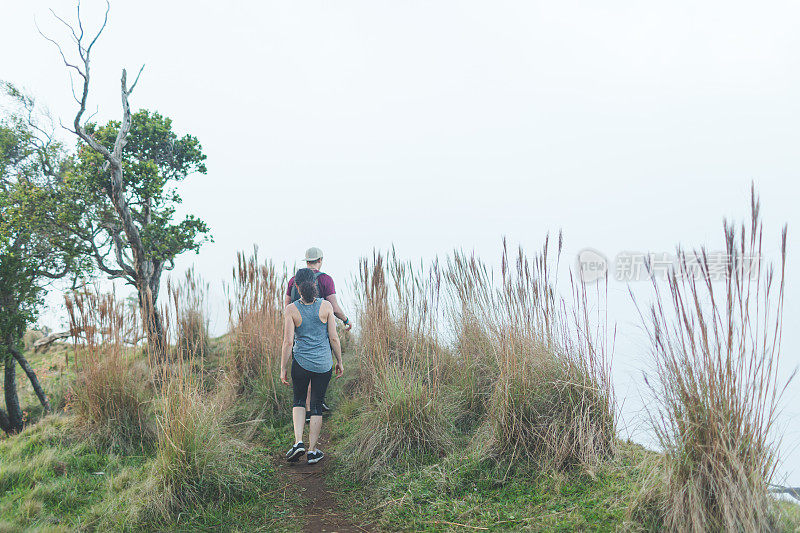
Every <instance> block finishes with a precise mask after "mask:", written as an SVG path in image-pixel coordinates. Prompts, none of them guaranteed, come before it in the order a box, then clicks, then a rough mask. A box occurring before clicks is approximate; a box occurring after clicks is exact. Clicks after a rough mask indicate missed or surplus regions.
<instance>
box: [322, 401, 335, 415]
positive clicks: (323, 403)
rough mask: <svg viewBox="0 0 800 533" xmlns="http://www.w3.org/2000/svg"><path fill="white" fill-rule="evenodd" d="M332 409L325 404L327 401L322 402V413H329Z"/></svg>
mask: <svg viewBox="0 0 800 533" xmlns="http://www.w3.org/2000/svg"><path fill="white" fill-rule="evenodd" d="M332 410H333V409H331V408H330V407H328V404H327V403H325V402H322V412H323V413H330V412H331V411H332Z"/></svg>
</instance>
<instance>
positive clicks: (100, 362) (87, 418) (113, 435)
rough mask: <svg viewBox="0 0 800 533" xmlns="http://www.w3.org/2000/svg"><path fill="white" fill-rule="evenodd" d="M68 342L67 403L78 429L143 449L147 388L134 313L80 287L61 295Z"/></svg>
mask: <svg viewBox="0 0 800 533" xmlns="http://www.w3.org/2000/svg"><path fill="white" fill-rule="evenodd" d="M66 308H67V313H68V316H69V322H70V331H71V332H72V335H73V338H74V347H75V348H74V356H73V364H74V366H75V372H76V378H75V382H74V383H73V384H72V386H71V387H70V389H69V391H68V393H67V403H68V407H69V409H71V410H72V411H73V412H74V413H75V415H76V418H77V420H78V422H79V423H81V424H82V425H83V426H84V427H86V428H87V429H90V430H92V431H95V432H98V433H99V434H101V435H102V436H103V437H105V438H107V439H109V440H110V441H113V442H116V443H119V444H122V445H125V446H136V447H145V446H147V445H149V444H150V443H151V442H152V438H153V431H154V428H153V423H152V409H151V402H152V399H153V390H152V387H151V380H150V379H149V372H148V368H147V365H146V363H145V362H144V361H143V360H142V359H141V358H138V359H137V357H136V353H137V349H136V342H137V341H138V340H139V338H140V334H141V329H140V327H139V326H140V325H139V322H138V314H137V313H136V312H130V310H127V309H126V306H125V305H124V304H123V303H122V302H119V301H117V299H116V297H115V295H114V293H108V294H101V293H99V292H97V291H96V290H94V289H91V288H88V287H86V286H84V288H83V289H82V290H80V291H75V292H73V293H71V294H67V295H66Z"/></svg>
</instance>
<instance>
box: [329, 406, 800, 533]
mask: <svg viewBox="0 0 800 533" xmlns="http://www.w3.org/2000/svg"><path fill="white" fill-rule="evenodd" d="M335 401H337V400H335ZM337 403H338V406H337V410H336V413H335V414H334V417H333V418H332V420H331V431H332V433H333V436H334V439H335V442H341V440H342V439H344V438H346V436H347V435H351V434H353V432H355V431H356V430H357V429H358V428H356V425H357V424H359V421H360V420H361V419H360V418H359V417H358V414H359V412H360V411H361V410H362V404H361V401H360V400H359V399H339V400H338V401H337ZM480 435H481V433H480V432H477V433H474V432H463V433H461V435H460V436H459V438H458V441H457V443H456V446H455V447H454V449H452V450H450V452H449V453H448V454H447V456H445V457H443V458H440V457H437V456H435V455H433V454H414V453H412V454H405V455H403V456H401V457H398V458H397V459H396V461H394V462H393V464H392V468H391V469H390V470H388V471H383V472H380V473H379V474H377V475H375V476H373V477H372V479H371V480H370V482H369V484H368V485H367V487H365V485H364V483H363V482H362V481H361V480H360V479H359V478H358V476H356V475H355V473H354V472H353V469H352V468H349V467H348V465H346V464H342V463H339V464H336V465H335V467H333V468H331V469H330V471H331V472H332V478H331V479H330V482H332V484H333V487H334V490H335V491H337V492H338V493H340V494H341V495H342V496H343V500H342V502H341V505H342V507H343V511H344V512H345V513H347V514H349V515H352V516H354V517H356V520H358V521H361V522H369V523H372V524H373V525H374V526H375V527H376V528H377V529H379V530H381V531H384V530H385V531H460V532H464V531H565V532H566V531H618V530H627V531H658V530H659V529H660V528H659V527H658V524H657V523H656V522H655V521H654V520H652V519H651V518H646V517H641V516H639V517H637V518H638V520H640V521H638V522H636V521H633V520H632V519H631V518H630V516H629V511H630V509H631V507H632V506H633V504H634V502H635V500H636V498H637V496H638V494H639V493H640V491H641V488H642V484H643V483H644V481H645V478H646V476H647V475H648V473H649V471H650V470H649V468H651V467H650V466H649V465H652V464H653V463H654V459H655V458H656V457H657V454H656V453H655V452H652V451H649V450H647V449H645V448H644V447H642V446H640V445H638V444H634V443H631V442H620V443H618V446H617V448H618V451H617V453H616V455H615V457H614V458H612V459H610V460H607V461H604V462H602V463H601V464H600V466H598V467H595V468H593V469H591V470H585V469H584V470H579V469H575V470H572V471H565V472H536V471H530V470H525V469H524V468H517V469H516V470H514V469H509V467H508V464H503V462H502V461H494V460H492V459H489V458H485V457H486V455H485V454H482V453H481V449H480V446H481V444H482V442H483V440H482V438H481V436H480ZM778 509H780V511H779V513H780V515H781V520H780V527H781V531H800V506H798V505H796V504H794V503H791V502H780V503H779V504H778ZM642 520H644V523H642Z"/></svg>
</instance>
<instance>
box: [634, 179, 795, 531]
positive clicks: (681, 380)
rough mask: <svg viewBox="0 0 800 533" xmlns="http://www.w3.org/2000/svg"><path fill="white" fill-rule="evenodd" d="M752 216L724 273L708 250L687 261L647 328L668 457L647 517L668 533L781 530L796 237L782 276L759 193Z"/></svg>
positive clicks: (646, 500) (729, 249) (645, 502)
mask: <svg viewBox="0 0 800 533" xmlns="http://www.w3.org/2000/svg"><path fill="white" fill-rule="evenodd" d="M750 207H751V216H750V221H749V224H747V225H745V224H742V225H741V227H739V228H737V227H736V226H735V225H734V224H732V223H728V222H725V223H724V232H725V239H724V242H725V253H724V257H723V258H722V259H724V261H723V262H722V263H720V256H719V255H717V254H712V253H711V252H709V251H708V250H707V249H705V248H701V249H700V250H697V251H696V252H694V253H688V254H687V253H684V251H683V250H681V249H679V250H678V256H679V258H680V259H679V262H678V264H677V267H676V268H674V269H672V270H671V271H670V272H669V274H668V276H667V288H668V290H667V291H666V292H662V290H661V289H660V287H659V283H658V281H657V279H656V278H655V277H654V278H653V289H654V295H655V303H653V304H652V305H651V306H650V307H649V309H648V313H647V316H643V321H644V322H645V324H646V325H647V326H648V331H649V334H650V341H651V352H652V356H653V358H654V361H655V365H656V366H655V375H654V376H652V377H651V378H650V380H649V384H650V386H651V387H652V390H653V393H654V399H655V402H656V404H657V405H658V406H659V408H658V410H657V411H656V412H655V413H653V423H654V427H655V430H656V434H657V436H658V438H659V441H660V443H661V445H662V446H663V448H664V450H665V455H664V458H663V464H662V468H661V469H660V470H659V471H657V473H656V475H655V476H654V477H653V478H652V479H651V480H650V482H649V484H648V486H647V489H646V491H645V492H644V494H643V496H642V498H641V500H640V501H639V505H638V507H637V512H638V511H641V510H642V509H647V510H649V511H650V512H652V511H655V512H656V513H657V516H658V517H659V518H660V519H661V520H662V521H663V526H664V527H665V528H667V529H670V530H675V531H698V532H699V531H722V530H724V531H766V530H770V529H771V528H772V526H773V523H772V519H773V518H772V514H771V510H772V508H771V499H770V497H769V495H768V493H767V486H768V483H769V482H770V480H771V478H772V476H773V474H774V471H775V465H776V442H774V441H773V440H771V437H772V436H773V431H774V430H775V427H774V426H775V421H776V414H777V410H778V406H779V401H780V396H781V394H782V392H783V390H784V389H785V387H786V385H787V384H788V382H789V380H790V379H791V377H789V379H786V378H785V377H784V376H781V375H780V373H779V359H780V340H781V329H782V314H783V305H784V303H783V294H784V277H785V265H786V228H785V227H784V229H783V234H782V239H781V248H780V260H779V262H778V265H777V270H776V269H775V266H774V265H773V264H769V265H768V264H766V263H765V262H764V259H763V256H762V233H763V229H762V222H761V217H760V215H761V213H760V203H759V201H758V199H757V197H756V194H755V191H753V192H752V196H751V206H750ZM715 278H721V279H716V280H715ZM634 301H636V299H635V298H634ZM637 307H638V305H637ZM792 376H793V375H792Z"/></svg>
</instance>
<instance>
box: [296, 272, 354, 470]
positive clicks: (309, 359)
mask: <svg viewBox="0 0 800 533" xmlns="http://www.w3.org/2000/svg"><path fill="white" fill-rule="evenodd" d="M294 283H295V285H296V286H297V290H298V291H299V292H300V299H299V300H297V301H296V302H294V303H291V304H289V305H287V306H286V309H285V310H284V327H283V350H282V353H281V382H283V383H284V384H285V385H288V384H289V379H288V368H287V365H288V364H289V355H292V389H293V390H294V407H293V408H292V421H293V422H294V441H295V444H294V446H292V448H291V449H290V450H289V451H288V452H286V459H287V460H288V461H289V462H292V463H293V462H296V461H298V460H299V459H300V458H301V457H302V456H303V454H305V453H306V452H307V453H308V462H309V463H310V464H314V463H317V462H319V461H320V459H322V458H323V457H324V454H323V453H322V450H319V449H318V448H317V441H318V439H319V433H320V429H321V428H322V400H323V399H324V398H325V391H326V390H327V388H328V382H330V379H331V373H332V372H333V370H334V365H333V362H332V360H331V349H333V350H332V351H333V355H334V356H335V357H336V365H335V371H336V377H337V378H338V377H339V376H341V375H342V374H343V373H344V365H343V364H342V345H341V344H340V342H339V335H338V333H336V321H335V317H334V314H333V306H332V305H331V304H330V302H328V301H326V300H323V299H321V298H317V283H316V279H315V276H314V271H313V270H311V269H310V268H301V269H300V270H298V271H297V274H295V276H294ZM309 383H310V385H311V405H310V407H311V409H310V411H311V422H310V423H309V430H308V448H306V446H305V444H304V443H303V429H304V428H305V421H306V391H307V390H308V387H309Z"/></svg>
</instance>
